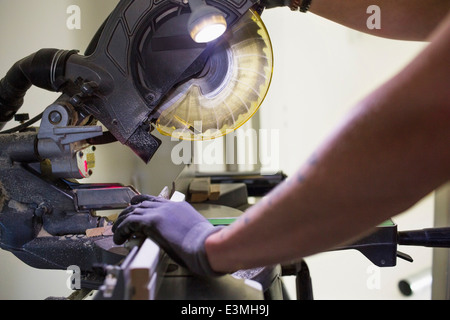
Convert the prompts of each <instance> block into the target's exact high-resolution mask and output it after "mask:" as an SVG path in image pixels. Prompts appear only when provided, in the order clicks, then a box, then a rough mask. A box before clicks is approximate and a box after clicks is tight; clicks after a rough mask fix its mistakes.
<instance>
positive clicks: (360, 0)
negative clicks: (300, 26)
mask: <svg viewBox="0 0 450 320" xmlns="http://www.w3.org/2000/svg"><path fill="white" fill-rule="evenodd" d="M293 1H294V2H299V1H300V0H293ZM371 5H376V6H378V7H379V8H380V13H381V15H380V18H381V19H380V20H381V29H373V30H372V29H369V28H368V27H367V20H368V18H369V16H370V15H371V14H372V13H373V12H372V11H370V13H367V9H368V7H369V6H371ZM449 10H450V1H449V0H426V1H423V0H395V1H392V0H371V1H367V0H346V1H336V0H312V2H311V7H310V11H311V12H313V13H315V14H317V15H319V16H322V17H324V18H327V19H329V20H332V21H334V22H337V23H339V24H342V25H345V26H347V27H350V28H352V29H356V30H359V31H362V32H366V33H371V34H374V35H377V36H381V37H387V38H393V39H402V40H425V39H427V37H429V35H430V34H431V32H432V31H433V30H434V29H435V28H436V27H437V25H438V24H439V23H440V22H441V21H442V20H443V18H445V16H446V15H447V13H448V12H449Z"/></svg>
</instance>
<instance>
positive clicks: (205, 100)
mask: <svg viewBox="0 0 450 320" xmlns="http://www.w3.org/2000/svg"><path fill="white" fill-rule="evenodd" d="M272 72H273V52H272V44H271V41H270V38H269V35H268V32H267V30H266V28H265V26H264V24H263V22H262V20H261V18H260V16H259V15H258V14H257V13H256V12H254V11H252V10H250V11H249V12H248V13H247V14H246V15H245V16H243V17H242V18H241V19H240V21H239V22H238V23H237V24H236V25H235V26H234V27H233V28H232V29H231V30H230V31H229V32H227V34H226V35H224V36H223V39H222V41H221V42H220V43H218V44H217V46H216V47H215V48H214V51H213V52H212V54H211V55H210V58H209V60H208V62H207V63H206V65H205V68H204V69H203V71H202V72H201V73H200V74H198V75H197V76H196V77H195V78H193V79H190V80H189V81H187V82H185V83H182V84H180V85H178V86H177V87H176V88H174V89H173V90H172V91H171V92H170V94H169V95H168V96H167V97H166V98H165V99H164V101H163V102H162V104H161V105H160V107H159V111H158V112H159V116H158V120H157V122H156V128H157V129H158V131H159V132H161V133H162V134H164V135H169V136H172V137H175V138H178V139H182V140H196V141H198V140H210V139H214V138H218V137H220V136H223V135H225V134H227V133H230V132H232V131H234V130H236V129H238V128H239V127H240V126H242V125H243V124H244V123H245V122H247V120H249V119H250V118H251V117H252V116H253V115H254V114H255V112H256V111H257V110H258V109H259V106H260V105H261V103H262V102H263V100H264V98H265V96H266V94H267V91H268V90H269V86H270V82H271V79H272Z"/></svg>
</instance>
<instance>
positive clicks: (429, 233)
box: [398, 227, 450, 248]
mask: <svg viewBox="0 0 450 320" xmlns="http://www.w3.org/2000/svg"><path fill="white" fill-rule="evenodd" d="M398 244H400V245H408V246H424V247H435V248H450V227H443V228H427V229H422V230H410V231H401V232H399V233H398Z"/></svg>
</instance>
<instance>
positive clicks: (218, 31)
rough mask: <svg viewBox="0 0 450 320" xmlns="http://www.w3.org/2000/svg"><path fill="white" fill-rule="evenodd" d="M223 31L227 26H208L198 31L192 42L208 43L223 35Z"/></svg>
mask: <svg viewBox="0 0 450 320" xmlns="http://www.w3.org/2000/svg"><path fill="white" fill-rule="evenodd" d="M225 30H227V26H224V25H223V24H212V25H208V26H205V27H204V28H203V29H201V30H199V32H198V33H197V35H196V36H195V38H194V40H195V42H198V43H205V42H210V41H213V40H216V39H217V38H219V37H220V36H221V35H223V34H224V32H225Z"/></svg>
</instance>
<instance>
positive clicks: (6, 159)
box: [0, 0, 273, 274]
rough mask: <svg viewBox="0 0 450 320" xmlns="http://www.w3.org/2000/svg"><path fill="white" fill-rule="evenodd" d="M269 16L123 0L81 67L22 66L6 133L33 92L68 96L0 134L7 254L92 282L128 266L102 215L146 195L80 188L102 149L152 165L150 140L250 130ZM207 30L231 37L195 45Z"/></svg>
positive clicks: (9, 84) (8, 84) (10, 84)
mask: <svg viewBox="0 0 450 320" xmlns="http://www.w3.org/2000/svg"><path fill="white" fill-rule="evenodd" d="M263 9H264V6H263V5H262V4H261V3H260V2H259V1H258V0H226V1H224V0H222V1H220V0H207V1H204V0H189V1H188V0H151V1H149V0H121V1H120V2H119V3H118V5H117V7H116V8H115V10H114V11H113V12H112V13H111V14H110V16H109V17H108V18H107V20H106V21H105V22H104V24H103V25H102V26H101V28H100V29H99V31H98V32H97V34H96V35H95V37H94V38H93V40H92V42H91V44H90V45H89V47H88V49H87V51H86V52H85V54H84V55H82V54H80V53H79V52H77V51H66V50H58V49H42V50H40V51H38V52H36V53H34V54H32V55H30V56H28V57H26V58H24V59H22V60H20V61H18V62H17V63H16V64H15V65H14V66H13V67H12V68H11V69H10V70H9V72H8V73H7V75H6V76H5V77H4V78H3V79H2V80H1V83H0V129H2V128H4V126H5V124H6V123H8V122H9V121H10V120H12V119H13V117H16V120H19V118H20V116H21V115H18V114H17V112H18V110H19V108H20V107H21V105H22V104H23V99H24V96H25V94H26V92H27V90H28V89H29V88H30V87H31V86H37V87H39V88H42V89H45V90H49V91H52V92H60V93H61V95H60V97H59V98H58V99H57V100H56V101H55V102H54V103H52V104H51V105H50V106H48V107H47V108H46V109H45V110H44V111H43V112H42V113H41V114H40V115H38V116H36V117H35V118H33V119H31V120H30V121H26V120H25V121H26V122H25V121H22V122H24V123H23V124H21V125H20V126H18V127H16V128H14V129H10V130H6V131H3V132H1V133H0V149H1V155H0V247H1V248H2V249H4V250H8V251H10V252H12V253H13V254H14V255H16V256H17V257H18V258H19V259H21V260H22V261H23V262H25V263H27V264H28V265H30V266H32V267H35V268H42V269H61V270H66V269H67V268H68V267H69V266H72V265H76V266H78V267H79V268H80V269H81V272H82V273H85V274H89V273H91V272H93V268H94V266H95V265H96V264H115V263H118V262H119V261H121V260H122V259H123V258H124V256H125V255H127V253H128V252H127V251H126V250H123V249H124V248H122V247H117V246H115V245H114V244H113V242H112V237H111V231H110V226H111V222H110V221H108V219H106V218H102V217H99V216H97V212H98V211H101V210H110V209H114V210H118V209H122V208H126V207H127V206H128V204H129V202H130V199H131V198H132V197H133V196H135V195H136V194H138V193H139V192H138V190H135V189H134V188H133V187H131V186H123V185H121V184H115V183H110V184H80V183H79V182H78V180H79V179H84V178H88V177H90V176H91V175H92V173H93V170H94V166H95V157H94V152H95V146H96V145H100V144H106V143H112V142H117V141H118V142H120V143H122V144H124V145H126V146H128V147H129V148H130V149H131V150H132V151H133V152H135V153H136V154H137V156H138V157H140V158H141V159H142V160H143V161H144V162H146V163H148V162H149V161H150V160H151V158H152V156H153V155H154V154H155V152H156V151H157V150H158V148H159V146H160V144H161V141H160V140H158V139H157V138H156V137H155V136H154V135H153V134H152V131H153V130H158V131H159V132H160V133H162V134H164V135H171V136H176V137H177V138H179V139H187V140H207V139H213V138H216V137H219V136H222V135H224V134H226V133H227V132H230V131H233V130H235V129H237V128H238V127H240V126H241V125H242V124H243V123H245V122H246V121H247V120H248V119H249V118H250V117H251V116H252V115H253V114H254V113H255V112H256V111H257V109H258V108H259V106H260V105H261V103H262V101H263V99H264V97H265V95H266V93H267V90H268V88H269V85H270V81H271V76H272V64H273V57H272V47H271V42H270V38H269V35H268V33H267V30H266V29H265V27H264V24H263V22H262V20H261V18H260V14H261V13H262V11H263ZM205 19H206V22H205V21H203V20H205ZM208 19H209V21H208ZM207 23H210V24H212V25H213V27H214V28H215V29H219V30H220V29H222V31H221V32H223V31H224V30H225V29H226V31H225V33H224V34H223V35H222V36H220V37H219V38H217V39H215V40H211V39H198V37H199V36H200V32H201V31H202V28H203V27H204V26H205V24H207ZM216 31H217V30H216ZM20 120H23V119H20ZM39 120H40V121H41V122H40V125H39V127H33V125H34V124H35V123H36V122H37V121H39ZM104 128H106V130H105V129H104Z"/></svg>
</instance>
